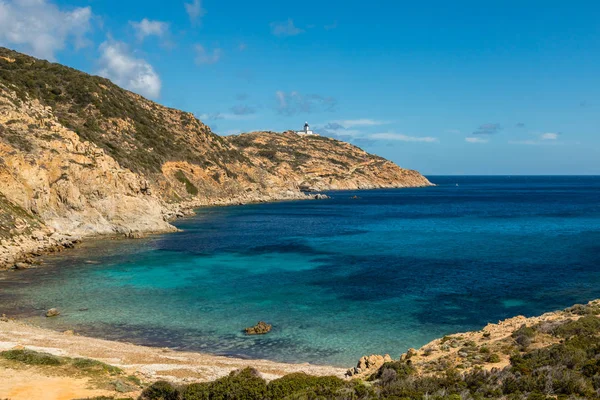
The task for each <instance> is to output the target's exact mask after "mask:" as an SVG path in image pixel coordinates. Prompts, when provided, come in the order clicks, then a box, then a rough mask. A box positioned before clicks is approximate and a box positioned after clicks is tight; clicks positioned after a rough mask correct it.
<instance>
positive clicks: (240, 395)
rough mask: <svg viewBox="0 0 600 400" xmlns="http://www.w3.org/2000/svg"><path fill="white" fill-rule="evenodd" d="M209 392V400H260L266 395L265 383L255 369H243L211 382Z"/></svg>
mask: <svg viewBox="0 0 600 400" xmlns="http://www.w3.org/2000/svg"><path fill="white" fill-rule="evenodd" d="M209 390H210V399H211V400H228V399H235V400H262V399H264V398H265V396H266V394H267V383H266V382H265V380H264V379H262V378H261V377H260V376H259V374H258V372H257V371H256V370H255V369H252V368H245V369H243V370H240V371H233V372H231V373H230V374H229V376H226V377H224V378H221V379H217V380H216V381H214V382H212V383H211V384H210V387H209Z"/></svg>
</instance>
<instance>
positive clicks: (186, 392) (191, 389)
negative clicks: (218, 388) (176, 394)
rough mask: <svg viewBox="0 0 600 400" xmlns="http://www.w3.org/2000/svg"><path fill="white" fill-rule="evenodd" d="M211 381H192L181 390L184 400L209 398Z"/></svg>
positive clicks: (205, 399) (206, 399)
mask: <svg viewBox="0 0 600 400" xmlns="http://www.w3.org/2000/svg"><path fill="white" fill-rule="evenodd" d="M210 388H211V383H192V384H191V385H188V386H187V387H186V388H185V389H183V391H182V392H181V399H182V400H209V399H210V398H211V397H210V393H211V392H210Z"/></svg>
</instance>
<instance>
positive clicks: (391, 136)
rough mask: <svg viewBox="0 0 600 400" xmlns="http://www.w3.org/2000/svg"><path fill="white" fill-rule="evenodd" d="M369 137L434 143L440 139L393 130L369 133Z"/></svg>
mask: <svg viewBox="0 0 600 400" xmlns="http://www.w3.org/2000/svg"><path fill="white" fill-rule="evenodd" d="M368 138H369V139H375V140H398V141H401V142H425V143H433V142H437V141H438V140H437V138H434V137H430V136H408V135H404V134H402V133H391V132H384V133H373V134H371V135H368Z"/></svg>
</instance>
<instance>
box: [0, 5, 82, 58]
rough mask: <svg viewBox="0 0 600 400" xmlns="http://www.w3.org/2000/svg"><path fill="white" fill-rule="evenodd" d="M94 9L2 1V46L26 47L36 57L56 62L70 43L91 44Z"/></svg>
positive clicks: (0, 23) (77, 46) (0, 37)
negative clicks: (60, 52)
mask: <svg viewBox="0 0 600 400" xmlns="http://www.w3.org/2000/svg"><path fill="white" fill-rule="evenodd" d="M91 18H92V9H91V8H90V7H78V8H75V9H73V10H71V11H63V10H61V9H60V8H59V7H58V6H56V5H54V4H52V3H50V2H47V1H46V0H13V1H8V2H7V1H3V0H0V45H4V46H16V47H21V46H22V47H23V51H25V52H27V53H30V54H32V55H33V56H36V57H40V58H44V59H47V60H51V61H54V60H55V59H56V52H57V51H59V50H62V49H64V48H65V47H66V46H67V43H68V42H72V43H73V45H74V46H75V48H81V47H84V46H86V45H88V44H89V41H88V39H87V38H86V35H87V33H88V32H89V31H90V28H91V24H90V19H91Z"/></svg>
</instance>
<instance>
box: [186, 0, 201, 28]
mask: <svg viewBox="0 0 600 400" xmlns="http://www.w3.org/2000/svg"><path fill="white" fill-rule="evenodd" d="M184 6H185V11H186V12H187V14H188V16H189V17H190V20H191V21H192V22H193V23H200V22H201V21H200V19H201V18H202V17H204V16H205V15H206V10H205V9H204V8H202V1H201V0H194V1H193V2H191V3H184Z"/></svg>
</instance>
